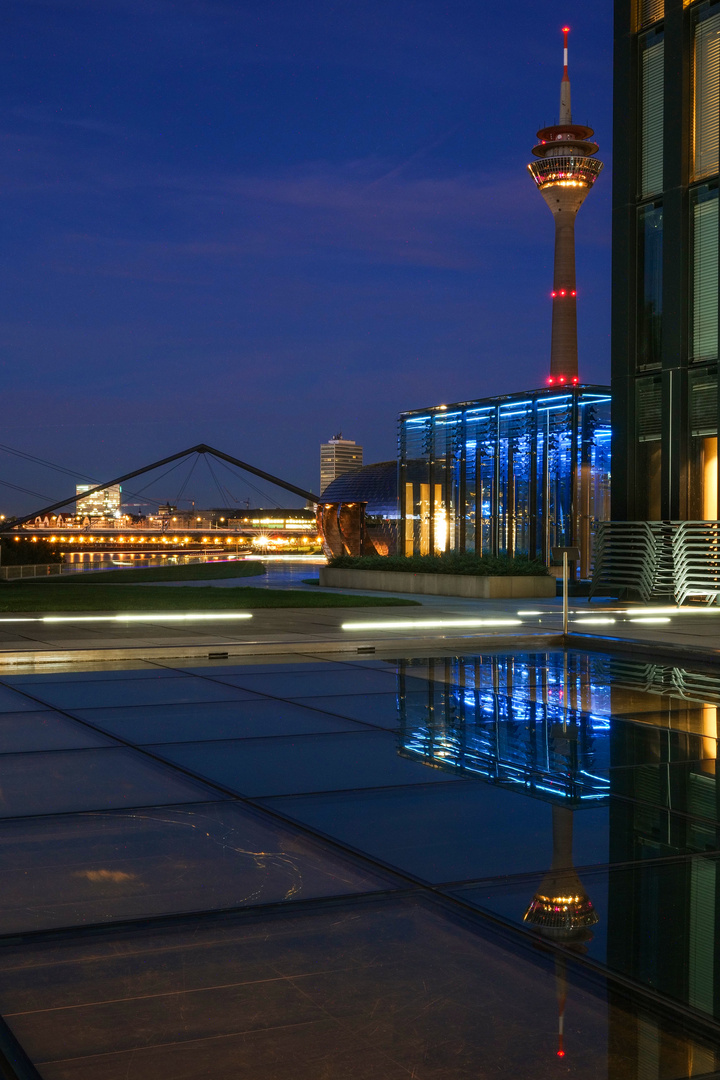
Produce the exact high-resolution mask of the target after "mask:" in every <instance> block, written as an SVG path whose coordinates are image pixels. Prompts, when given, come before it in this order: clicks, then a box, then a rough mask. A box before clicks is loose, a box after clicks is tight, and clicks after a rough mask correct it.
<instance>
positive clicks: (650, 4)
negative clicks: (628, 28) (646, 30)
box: [636, 0, 665, 30]
mask: <svg viewBox="0 0 720 1080" xmlns="http://www.w3.org/2000/svg"><path fill="white" fill-rule="evenodd" d="M664 14H665V0H637V9H636V18H637V28H638V30H642V28H643V27H644V26H650V24H651V23H654V22H657V21H658V19H662V17H663V15H664Z"/></svg>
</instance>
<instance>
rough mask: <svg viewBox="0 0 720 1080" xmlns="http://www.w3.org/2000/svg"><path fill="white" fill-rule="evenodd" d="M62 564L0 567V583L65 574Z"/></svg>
mask: <svg viewBox="0 0 720 1080" xmlns="http://www.w3.org/2000/svg"><path fill="white" fill-rule="evenodd" d="M63 569H64V567H63V564H62V563H30V564H29V565H25V566H0V581H17V580H18V578H29V577H33V578H34V577H48V576H49V575H58V574H62V572H63Z"/></svg>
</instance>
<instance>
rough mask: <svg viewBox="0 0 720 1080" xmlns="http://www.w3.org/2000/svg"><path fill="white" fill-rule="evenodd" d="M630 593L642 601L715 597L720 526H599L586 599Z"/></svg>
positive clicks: (718, 589) (719, 589) (684, 523)
mask: <svg viewBox="0 0 720 1080" xmlns="http://www.w3.org/2000/svg"><path fill="white" fill-rule="evenodd" d="M626 590H629V591H630V592H633V593H637V594H638V595H639V596H640V599H641V600H644V601H645V602H650V601H652V600H668V599H671V598H672V599H674V600H675V601H676V602H677V603H678V604H683V603H684V602H685V601H686V600H687V598H688V597H690V596H704V597H705V598H706V599H707V601H708V602H709V603H712V602H713V601H714V600H716V599H717V597H718V596H720V522H719V521H602V522H600V523H599V524H598V527H597V533H596V537H595V565H594V570H593V580H592V585H591V588H590V596H598V595H606V596H608V595H609V596H613V595H618V593H620V592H624V591H626Z"/></svg>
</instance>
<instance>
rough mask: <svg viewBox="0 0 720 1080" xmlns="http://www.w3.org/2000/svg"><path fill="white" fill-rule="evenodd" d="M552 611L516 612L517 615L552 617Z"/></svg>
mask: <svg viewBox="0 0 720 1080" xmlns="http://www.w3.org/2000/svg"><path fill="white" fill-rule="evenodd" d="M554 614H555V612H553V611H518V615H554Z"/></svg>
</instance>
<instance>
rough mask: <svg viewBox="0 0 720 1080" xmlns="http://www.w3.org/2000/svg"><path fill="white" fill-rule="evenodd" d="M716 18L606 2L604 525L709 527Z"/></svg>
mask: <svg viewBox="0 0 720 1080" xmlns="http://www.w3.org/2000/svg"><path fill="white" fill-rule="evenodd" d="M719 116H720V4H718V3H717V2H715V3H711V2H709V0H694V2H689V0H664V2H663V0H616V3H615V145H614V188H613V204H614V209H613V220H614V225H613V333H612V338H613V373H612V386H613V401H614V407H615V429H616V430H615V437H616V440H617V441H616V447H615V458H616V463H617V466H618V467H617V468H616V469H615V475H614V476H613V505H612V516H613V519H615V520H619V521H661V520H666V521H667V520H676V521H687V520H706V521H716V520H717V518H718V467H717V450H718V447H717V416H718V182H719V180H720V139H719V134H718V132H719V121H718V117H719Z"/></svg>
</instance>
